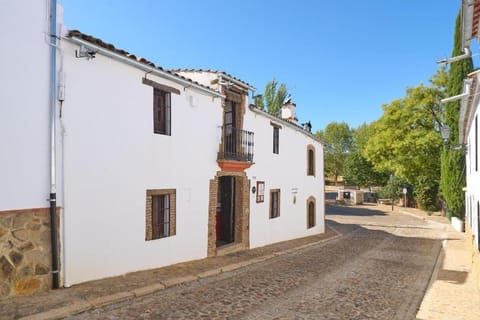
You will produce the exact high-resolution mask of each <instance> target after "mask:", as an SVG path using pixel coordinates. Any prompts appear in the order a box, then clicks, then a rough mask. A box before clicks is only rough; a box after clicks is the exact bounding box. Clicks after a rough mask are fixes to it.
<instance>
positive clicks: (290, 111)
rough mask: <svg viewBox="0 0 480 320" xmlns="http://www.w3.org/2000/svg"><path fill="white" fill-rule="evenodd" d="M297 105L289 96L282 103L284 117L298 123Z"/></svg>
mask: <svg viewBox="0 0 480 320" xmlns="http://www.w3.org/2000/svg"><path fill="white" fill-rule="evenodd" d="M296 107H297V105H296V104H295V103H293V102H292V98H290V97H289V98H288V99H287V100H286V101H285V102H284V103H283V105H282V119H283V120H287V121H290V122H292V123H295V124H296V123H297V121H298V119H297V116H296V115H295V108H296Z"/></svg>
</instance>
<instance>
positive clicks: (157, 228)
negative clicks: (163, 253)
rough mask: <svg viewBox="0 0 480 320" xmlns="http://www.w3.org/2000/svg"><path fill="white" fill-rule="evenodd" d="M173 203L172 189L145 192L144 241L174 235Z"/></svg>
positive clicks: (174, 193)
mask: <svg viewBox="0 0 480 320" xmlns="http://www.w3.org/2000/svg"><path fill="white" fill-rule="evenodd" d="M175 202H176V192H175V190H174V189H160V190H147V206H146V208H147V210H146V237H145V238H146V240H154V239H160V238H165V237H170V236H173V235H175V214H176V212H175V211H176V203H175Z"/></svg>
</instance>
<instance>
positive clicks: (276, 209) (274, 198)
mask: <svg viewBox="0 0 480 320" xmlns="http://www.w3.org/2000/svg"><path fill="white" fill-rule="evenodd" d="M279 216H280V189H273V190H270V219H273V218H277V217H279Z"/></svg>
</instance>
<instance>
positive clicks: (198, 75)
mask: <svg viewBox="0 0 480 320" xmlns="http://www.w3.org/2000/svg"><path fill="white" fill-rule="evenodd" d="M177 73H178V74H179V75H181V76H183V77H186V78H188V79H192V80H193V81H196V82H198V83H201V84H203V85H204V86H207V87H210V88H214V87H216V85H212V83H211V82H212V81H213V80H217V79H218V75H217V74H216V73H215V72H208V71H179V72H177Z"/></svg>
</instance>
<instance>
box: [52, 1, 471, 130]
mask: <svg viewBox="0 0 480 320" xmlns="http://www.w3.org/2000/svg"><path fill="white" fill-rule="evenodd" d="M460 2H461V1H460V0H391V1H387V0H367V1H358V0H356V1H354V0H343V1H322V0H319V1H314V0H310V1H307V0H297V1H292V0H288V1H287V0H262V1H260V0H243V1H222V0H201V1H193V0H190V1H187V0H158V1H155V0H135V1H118V0H117V1H114V0H96V1H93V0H82V1H79V0H59V3H60V4H62V6H63V7H64V22H65V24H66V25H67V27H68V28H69V29H78V30H80V31H82V32H83V33H86V34H90V35H92V36H95V37H98V38H100V39H102V40H104V41H106V42H109V43H112V44H114V45H115V46H116V47H117V48H121V49H124V50H127V51H129V52H131V53H133V54H135V55H137V56H142V57H145V58H147V59H148V60H151V61H153V62H154V63H156V64H157V65H160V66H162V67H164V68H171V69H176V68H198V69H215V70H222V71H225V72H227V73H229V74H231V75H233V76H235V77H237V78H240V79H242V80H244V81H246V82H248V83H250V84H251V85H253V86H254V87H256V88H257V93H262V92H263V90H264V87H265V84H266V83H267V82H268V81H270V80H272V79H273V78H276V79H277V80H278V81H279V82H281V83H285V84H287V86H288V88H289V92H290V93H291V94H292V98H293V101H294V102H295V103H296V104H297V117H298V118H299V120H300V122H306V121H308V120H310V121H311V122H312V125H313V131H316V130H319V129H323V128H324V127H325V126H326V125H327V124H328V123H330V122H332V121H337V122H341V121H345V122H347V123H348V124H349V125H350V126H351V127H357V126H358V125H360V124H362V123H364V122H367V123H370V122H372V121H374V120H376V119H378V118H379V117H380V116H381V114H382V110H381V106H382V104H384V103H389V102H390V101H392V100H394V99H396V98H401V97H403V96H404V93H405V89H406V88H407V87H412V86H416V85H418V84H420V83H428V79H429V78H430V77H431V76H432V75H433V74H434V73H435V71H436V70H437V68H438V67H437V65H436V63H435V61H436V60H438V59H440V58H442V57H445V56H450V54H451V51H452V45H453V30H454V23H455V17H456V15H457V12H458V8H459V6H460ZM472 49H473V52H474V53H475V49H476V48H472ZM477 51H478V50H477Z"/></svg>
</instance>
